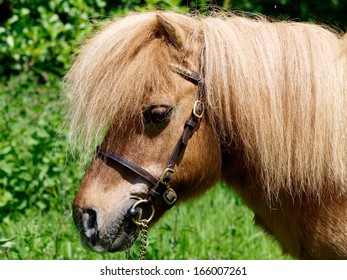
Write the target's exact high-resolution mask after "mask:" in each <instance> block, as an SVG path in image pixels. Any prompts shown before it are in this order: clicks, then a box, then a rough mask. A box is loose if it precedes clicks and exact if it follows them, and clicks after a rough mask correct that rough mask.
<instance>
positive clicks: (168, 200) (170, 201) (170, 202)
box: [163, 188, 177, 206]
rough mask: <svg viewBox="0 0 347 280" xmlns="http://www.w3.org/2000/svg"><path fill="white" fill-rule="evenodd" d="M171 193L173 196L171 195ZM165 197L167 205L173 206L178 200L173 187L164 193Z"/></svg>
mask: <svg viewBox="0 0 347 280" xmlns="http://www.w3.org/2000/svg"><path fill="white" fill-rule="evenodd" d="M170 194H171V195H172V197H170ZM163 199H164V201H165V203H166V204H167V205H169V206H173V205H174V204H175V202H176V200H177V194H176V192H175V191H174V190H173V189H171V188H168V189H167V190H166V191H165V192H164V194H163Z"/></svg>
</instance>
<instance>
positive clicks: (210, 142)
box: [66, 13, 221, 252]
mask: <svg viewBox="0 0 347 280" xmlns="http://www.w3.org/2000/svg"><path fill="white" fill-rule="evenodd" d="M187 20H188V19H187V18H185V17H181V16H177V15H175V16H173V15H172V14H152V13H150V14H144V15H140V16H139V15H137V16H133V17H131V16H130V17H127V18H125V19H122V20H119V21H117V22H115V23H113V24H111V25H109V26H108V27H107V28H106V29H105V30H103V31H101V32H99V33H97V34H96V35H95V36H94V37H93V38H91V39H90V40H89V41H88V42H87V44H86V45H85V46H84V47H83V48H82V51H81V52H80V54H79V56H78V58H77V61H76V63H75V64H74V66H73V67H72V69H71V70H70V72H69V73H68V75H67V77H66V81H67V84H69V86H70V87H73V88H72V89H71V88H70V91H71V90H72V92H74V95H73V96H71V98H72V100H71V101H70V103H71V104H72V108H71V116H70V117H71V120H72V122H75V123H78V124H79V125H80V127H77V126H76V127H75V129H77V130H81V131H80V135H79V137H80V139H79V140H78V141H77V142H79V143H80V145H81V146H80V147H78V148H80V149H82V150H83V149H84V150H88V149H90V147H93V145H94V143H95V142H96V141H97V140H96V139H97V137H98V136H99V135H100V136H103V135H102V133H103V131H106V133H105V137H104V138H103V140H102V143H101V144H100V146H101V148H102V149H103V150H104V151H111V152H113V153H117V154H118V155H121V156H122V157H123V158H125V159H126V161H128V162H131V163H132V164H134V165H136V166H139V168H141V169H143V170H145V171H146V172H148V173H150V174H151V175H153V177H154V178H160V177H161V175H162V173H163V170H164V169H165V166H166V163H167V162H168V160H169V158H170V155H171V154H172V151H173V150H174V149H175V145H176V143H177V141H178V140H179V138H180V134H181V132H182V131H183V129H184V125H185V122H186V120H187V118H188V117H189V116H190V115H191V112H192V108H193V105H194V101H195V98H196V92H197V85H195V84H194V83H192V82H191V81H189V78H184V75H182V73H181V74H180V70H179V69H192V70H194V71H199V70H200V51H201V34H200V33H199V32H197V31H196V29H195V28H192V27H193V26H194V25H196V24H197V22H196V20H194V19H189V24H187V22H186V21H187ZM182 21H183V23H182ZM187 26H190V27H189V28H187ZM172 65H180V66H179V67H178V66H176V68H173V66H172ZM186 71H187V70H186ZM199 126H200V127H199V130H198V131H197V132H196V133H195V134H194V135H193V136H192V138H191V140H190V141H189V144H188V146H187V147H186V148H183V149H184V150H185V151H184V156H183V153H182V155H178V156H177V160H176V161H177V162H176V164H177V167H175V176H174V178H173V179H172V181H171V182H170V187H171V189H172V190H174V192H175V193H176V194H177V197H179V200H182V199H186V198H188V197H190V196H192V195H194V196H196V195H197V193H199V192H200V193H202V192H203V191H204V190H206V189H207V187H209V186H212V185H213V183H214V182H215V181H216V180H218V178H219V176H220V171H221V153H220V150H219V145H218V138H217V134H216V131H215V130H214V129H213V127H212V126H211V125H210V124H209V117H208V115H205V116H204V119H203V120H202V121H201V123H200V124H199ZM81 135H83V136H82V137H83V139H82V138H81ZM206 150H208V151H209V152H208V153H206ZM99 151H100V150H99ZM150 188H151V186H150V185H149V183H148V182H147V181H146V180H144V178H143V177H141V176H139V175H138V174H136V173H134V172H132V171H131V170H129V168H126V167H125V166H124V165H122V164H119V162H115V161H114V160H110V159H109V158H105V156H102V155H101V156H100V155H99V156H95V157H94V159H93V160H92V162H91V163H90V165H89V167H88V169H87V171H86V173H85V175H84V178H83V180H82V183H81V187H80V189H79V191H78V193H77V195H76V198H75V201H74V203H73V213H74V220H75V223H76V226H77V228H78V230H79V232H80V234H81V237H82V240H83V243H84V244H85V245H86V246H87V247H88V248H90V249H92V250H94V251H97V252H104V251H118V250H122V249H125V248H127V247H129V246H131V245H132V243H133V242H134V240H135V239H136V237H137V234H138V232H139V227H138V226H137V225H136V223H134V221H133V219H132V218H131V217H130V216H129V214H128V212H129V209H131V208H132V206H133V205H134V204H135V203H136V202H138V201H143V200H144V199H146V197H147V194H148V192H149V189H150ZM140 206H141V207H139V208H141V209H140V211H141V215H142V217H143V219H145V218H146V219H148V217H149V216H151V214H154V219H153V220H152V221H155V220H157V219H158V218H159V217H160V216H161V215H162V214H163V212H164V210H165V205H162V203H158V204H157V205H156V207H155V210H154V209H153V210H152V209H151V207H147V206H146V205H140ZM152 211H153V213H152ZM154 211H155V213H154Z"/></svg>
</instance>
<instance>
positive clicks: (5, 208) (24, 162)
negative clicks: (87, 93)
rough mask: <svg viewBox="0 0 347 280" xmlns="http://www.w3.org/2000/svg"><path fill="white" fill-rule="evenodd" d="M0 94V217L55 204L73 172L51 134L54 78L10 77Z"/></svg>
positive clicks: (55, 110) (55, 115)
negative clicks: (41, 81)
mask: <svg viewBox="0 0 347 280" xmlns="http://www.w3.org/2000/svg"><path fill="white" fill-rule="evenodd" d="M0 96H1V99H0V112H1V118H0V221H1V220H2V219H3V218H4V217H6V216H7V215H8V213H11V212H15V211H21V212H24V210H25V209H28V208H30V209H48V208H51V207H55V203H56V201H55V200H54V199H56V198H59V197H61V196H62V195H64V192H66V190H67V187H69V188H71V185H73V183H74V176H73V170H67V169H66V154H65V149H66V148H65V143H64V141H63V140H62V139H59V138H58V135H57V131H58V128H59V126H60V124H61V119H62V114H61V112H60V110H61V108H60V107H59V106H57V105H58V102H59V96H58V80H57V78H56V79H55V80H53V79H52V78H51V84H46V85H39V84H38V82H37V78H35V77H33V75H32V74H28V75H27V74H23V75H19V76H12V77H11V78H9V80H8V81H7V83H6V84H4V83H3V84H2V86H1V87H0ZM69 166H70V167H72V163H69ZM71 175H72V176H71ZM62 180H64V181H65V182H64V184H62Z"/></svg>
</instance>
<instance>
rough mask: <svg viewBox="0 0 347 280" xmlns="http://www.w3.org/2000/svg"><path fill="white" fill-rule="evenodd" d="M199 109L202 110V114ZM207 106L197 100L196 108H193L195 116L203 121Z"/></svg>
mask: <svg viewBox="0 0 347 280" xmlns="http://www.w3.org/2000/svg"><path fill="white" fill-rule="evenodd" d="M199 107H200V108H201V112H200V114H199ZM204 110H205V106H204V103H203V102H202V101H200V100H195V102H194V107H193V115H194V116H195V117H197V118H198V119H201V118H202V116H203V115H204Z"/></svg>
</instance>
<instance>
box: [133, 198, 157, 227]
mask: <svg viewBox="0 0 347 280" xmlns="http://www.w3.org/2000/svg"><path fill="white" fill-rule="evenodd" d="M141 203H144V204H146V203H148V200H146V199H142V200H139V201H136V202H135V203H134V205H133V206H132V207H131V209H136V207H137V206H139V204H141ZM151 208H152V213H151V215H150V216H149V218H148V219H141V220H139V221H137V220H135V218H131V219H132V221H133V222H134V223H135V224H136V225H138V226H142V221H144V220H146V221H147V223H149V222H150V221H151V220H152V219H153V217H154V213H155V209H154V205H153V204H151Z"/></svg>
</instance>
